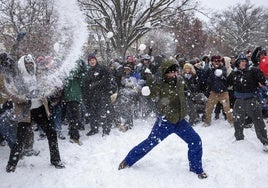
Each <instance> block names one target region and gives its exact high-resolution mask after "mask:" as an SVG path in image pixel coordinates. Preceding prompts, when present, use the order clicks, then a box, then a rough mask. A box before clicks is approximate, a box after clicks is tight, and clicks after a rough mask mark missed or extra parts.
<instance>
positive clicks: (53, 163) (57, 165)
mask: <svg viewBox="0 0 268 188" xmlns="http://www.w3.org/2000/svg"><path fill="white" fill-rule="evenodd" d="M51 165H53V166H55V168H57V169H62V168H65V166H64V164H63V163H62V162H60V161H59V162H52V163H51Z"/></svg>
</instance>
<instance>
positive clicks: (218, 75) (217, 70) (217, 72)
mask: <svg viewBox="0 0 268 188" xmlns="http://www.w3.org/2000/svg"><path fill="white" fill-rule="evenodd" d="M214 74H215V76H217V77H221V76H222V70H221V69H216V70H215V72H214Z"/></svg>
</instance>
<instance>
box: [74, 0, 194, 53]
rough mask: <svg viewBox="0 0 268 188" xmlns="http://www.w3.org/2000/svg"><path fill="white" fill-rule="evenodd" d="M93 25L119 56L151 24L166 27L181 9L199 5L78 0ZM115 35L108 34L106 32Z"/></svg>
mask: <svg viewBox="0 0 268 188" xmlns="http://www.w3.org/2000/svg"><path fill="white" fill-rule="evenodd" d="M78 2H79V3H80V5H81V7H82V9H83V10H84V11H85V15H86V17H87V19H88V23H89V25H90V27H91V28H92V27H95V28H98V34H99V35H101V36H102V39H103V40H104V41H105V43H106V44H108V43H111V46H112V48H113V49H114V50H115V51H116V53H117V54H118V56H122V57H124V56H125V54H126V51H127V50H128V48H129V47H130V46H131V45H134V44H135V43H136V42H137V40H139V39H140V38H141V37H143V36H144V35H145V34H146V33H148V32H149V31H150V30H151V29H152V28H156V27H163V25H165V24H166V20H167V19H169V18H170V17H172V16H174V15H176V14H177V13H178V12H181V11H186V10H191V9H194V8H196V4H193V0H180V1H178V0H147V1H144V0H78ZM109 32H110V33H113V37H111V38H109V37H107V33H109Z"/></svg>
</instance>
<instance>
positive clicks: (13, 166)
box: [6, 164, 16, 173]
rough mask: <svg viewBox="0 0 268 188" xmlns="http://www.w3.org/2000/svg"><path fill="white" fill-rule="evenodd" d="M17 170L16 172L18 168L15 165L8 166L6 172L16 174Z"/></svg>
mask: <svg viewBox="0 0 268 188" xmlns="http://www.w3.org/2000/svg"><path fill="white" fill-rule="evenodd" d="M15 170H16V166H15V165H11V164H8V165H7V166H6V172H8V173H9V172H15Z"/></svg>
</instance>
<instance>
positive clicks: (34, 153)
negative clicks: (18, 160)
mask: <svg viewBox="0 0 268 188" xmlns="http://www.w3.org/2000/svg"><path fill="white" fill-rule="evenodd" d="M39 153H40V151H39V150H34V149H25V150H23V153H22V155H23V156H27V157H30V156H37V155H39Z"/></svg>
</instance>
